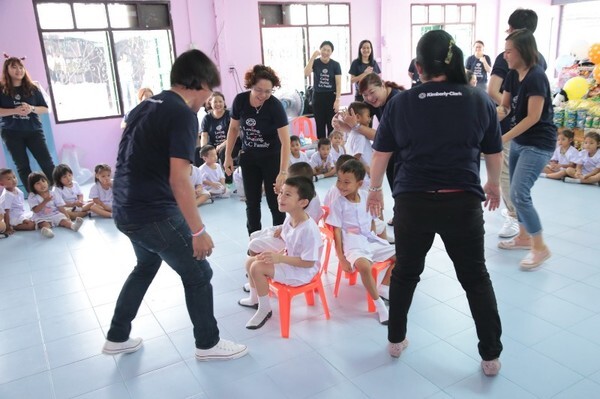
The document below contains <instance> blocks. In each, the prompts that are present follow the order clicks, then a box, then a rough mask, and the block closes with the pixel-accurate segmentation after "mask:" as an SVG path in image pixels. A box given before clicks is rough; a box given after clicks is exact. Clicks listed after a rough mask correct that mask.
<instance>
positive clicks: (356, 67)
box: [348, 58, 381, 93]
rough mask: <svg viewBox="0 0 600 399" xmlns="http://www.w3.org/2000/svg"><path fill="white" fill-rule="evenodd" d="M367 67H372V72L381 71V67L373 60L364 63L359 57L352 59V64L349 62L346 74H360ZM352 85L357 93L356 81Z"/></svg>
mask: <svg viewBox="0 0 600 399" xmlns="http://www.w3.org/2000/svg"><path fill="white" fill-rule="evenodd" d="M368 67H373V72H374V73H381V69H380V68H379V65H378V64H377V63H376V62H375V60H373V61H371V62H369V63H367V64H365V63H364V62H362V60H361V59H359V58H357V59H355V60H354V61H352V64H350V70H349V71H348V74H349V75H353V76H358V75H362V74H363V72H365V69H367V68H368ZM354 87H355V88H356V92H357V93H358V82H356V83H354Z"/></svg>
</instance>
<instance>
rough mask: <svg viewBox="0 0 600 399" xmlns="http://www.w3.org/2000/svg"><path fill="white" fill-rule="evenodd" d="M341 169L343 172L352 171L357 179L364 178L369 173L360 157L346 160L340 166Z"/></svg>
mask: <svg viewBox="0 0 600 399" xmlns="http://www.w3.org/2000/svg"><path fill="white" fill-rule="evenodd" d="M339 171H340V172H342V173H352V174H353V175H354V177H356V181H361V180H364V179H365V174H366V173H367V171H366V170H365V166H364V165H363V164H362V162H360V161H359V160H358V159H350V160H349V161H346V162H344V163H343V164H342V166H340V169H339Z"/></svg>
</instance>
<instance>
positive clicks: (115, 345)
mask: <svg viewBox="0 0 600 399" xmlns="http://www.w3.org/2000/svg"><path fill="white" fill-rule="evenodd" d="M141 347H142V339H141V338H129V339H128V340H127V341H125V342H112V341H109V340H106V342H105V343H104V346H103V347H102V353H105V354H107V355H118V354H119V353H132V352H135V351H137V350H138V349H140V348H141Z"/></svg>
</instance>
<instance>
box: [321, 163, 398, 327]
mask: <svg viewBox="0 0 600 399" xmlns="http://www.w3.org/2000/svg"><path fill="white" fill-rule="evenodd" d="M364 177H365V168H364V166H363V164H362V163H361V162H360V161H358V160H355V159H352V160H349V161H346V162H344V164H343V165H342V166H341V167H340V170H339V171H338V180H337V183H336V186H337V188H338V190H339V191H340V195H339V196H338V197H337V198H336V199H334V200H333V203H332V204H331V206H330V208H329V216H328V217H327V220H326V222H327V224H329V225H331V226H333V228H334V239H335V250H336V253H337V256H338V259H339V266H338V267H341V268H342V269H343V270H344V271H346V272H351V271H353V270H355V269H356V270H358V272H359V273H360V277H361V280H362V282H363V285H364V286H365V288H366V289H367V292H368V293H369V295H370V296H371V298H372V299H373V301H375V307H376V309H377V313H378V315H379V322H380V323H381V324H387V322H388V317H389V315H388V310H387V307H386V306H385V303H384V301H383V299H382V298H381V297H380V295H379V291H378V285H379V282H378V281H375V280H374V279H373V275H372V274H371V268H372V266H373V263H374V262H381V261H385V260H387V259H390V258H395V256H394V255H395V248H394V246H393V245H390V243H389V242H387V241H386V240H384V239H382V238H380V237H377V235H375V232H374V230H375V218H374V217H373V216H371V214H370V213H369V212H368V211H367V192H366V191H364V190H361V189H360V188H361V186H362V180H363V178H364ZM388 274H389V269H388V270H387V272H386V273H380V276H381V277H380V278H381V279H382V280H383V278H384V276H385V275H388Z"/></svg>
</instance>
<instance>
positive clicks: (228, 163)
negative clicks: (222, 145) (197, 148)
mask: <svg viewBox="0 0 600 399" xmlns="http://www.w3.org/2000/svg"><path fill="white" fill-rule="evenodd" d="M223 169H225V173H226V174H227V176H231V175H232V174H233V158H231V157H230V156H227V155H225V162H223Z"/></svg>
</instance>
